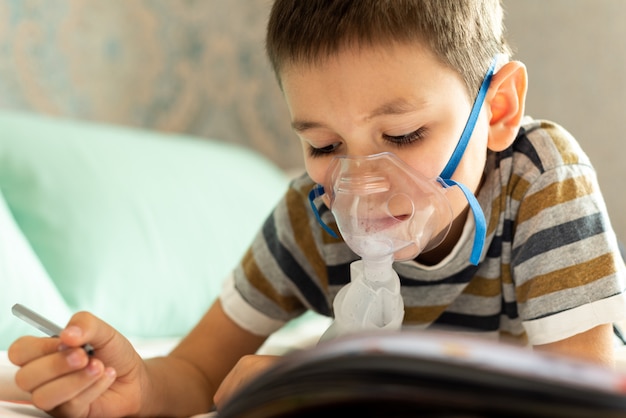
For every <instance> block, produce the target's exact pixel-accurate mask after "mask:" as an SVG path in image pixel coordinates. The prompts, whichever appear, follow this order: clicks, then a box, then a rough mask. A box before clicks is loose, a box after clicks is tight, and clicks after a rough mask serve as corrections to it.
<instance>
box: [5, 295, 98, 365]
mask: <svg viewBox="0 0 626 418" xmlns="http://www.w3.org/2000/svg"><path fill="white" fill-rule="evenodd" d="M11 312H13V315H15V316H17V317H18V318H20V319H21V320H23V321H24V322H26V323H27V324H29V325H32V326H33V327H35V328H37V329H38V330H40V331H42V332H43V333H45V334H46V335H48V336H50V337H58V336H59V334H61V331H62V330H63V328H61V327H60V326H58V325H57V324H55V323H53V322H51V321H49V320H47V319H46V318H44V317H43V316H41V315H39V314H38V313H36V312H34V311H32V310H30V309H28V308H27V307H26V306H24V305H21V304H19V303H16V304H15V305H13V307H12V308H11ZM83 350H85V352H86V353H87V354H88V355H90V356H92V355H93V353H94V348H93V346H92V345H91V344H85V345H83Z"/></svg>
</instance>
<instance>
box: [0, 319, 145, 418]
mask: <svg viewBox="0 0 626 418" xmlns="http://www.w3.org/2000/svg"><path fill="white" fill-rule="evenodd" d="M86 343H90V344H91V345H92V346H93V347H94V349H95V354H94V355H93V356H92V357H90V356H88V355H87V353H86V352H85V351H84V350H83V349H82V348H81V346H82V345H83V344H86ZM8 355H9V360H10V361H11V362H12V363H13V364H15V365H16V366H19V367H20V369H19V370H18V371H17V372H16V374H15V381H16V384H17V386H18V387H20V388H21V389H23V390H25V391H27V392H30V393H31V395H32V402H33V404H34V405H35V406H36V407H38V408H40V409H42V410H44V411H47V412H49V413H50V414H52V415H55V416H76V417H96V416H106V417H114V416H125V415H129V414H132V413H136V412H137V411H138V410H139V407H140V404H141V392H140V388H141V384H140V378H141V377H142V374H143V373H145V367H144V363H143V360H142V359H141V357H140V356H139V355H138V354H137V353H136V352H135V350H134V348H133V346H132V344H130V342H129V341H128V340H126V339H125V338H124V337H123V336H122V335H121V334H120V333H119V332H117V331H116V330H115V329H113V328H112V327H111V326H109V325H108V324H106V323H105V322H103V321H102V320H100V319H98V318H96V317H95V316H93V315H91V314H89V313H86V312H81V313H78V314H76V315H74V316H73V317H72V319H71V320H70V322H69V323H68V325H67V327H66V328H65V329H64V330H63V331H62V332H61V335H60V337H59V338H36V337H22V338H20V339H18V340H16V341H15V342H14V343H13V344H12V345H11V346H10V347H9V350H8Z"/></svg>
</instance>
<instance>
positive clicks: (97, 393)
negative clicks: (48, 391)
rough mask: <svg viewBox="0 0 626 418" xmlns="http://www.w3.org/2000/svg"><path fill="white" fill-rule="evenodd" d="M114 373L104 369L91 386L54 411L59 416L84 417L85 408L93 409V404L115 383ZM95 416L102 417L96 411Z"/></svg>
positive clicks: (111, 369) (111, 370) (110, 369)
mask: <svg viewBox="0 0 626 418" xmlns="http://www.w3.org/2000/svg"><path fill="white" fill-rule="evenodd" d="M115 379H116V373H115V370H114V369H113V368H111V367H107V368H105V369H104V373H103V374H102V376H100V377H99V378H98V379H97V380H96V381H95V382H94V383H93V384H92V385H91V386H89V387H87V388H86V389H85V390H83V391H82V392H81V393H79V394H78V395H77V396H75V397H74V398H72V399H71V400H70V401H68V402H66V403H64V404H62V405H60V406H59V407H57V408H55V409H54V412H55V413H57V414H58V415H60V416H85V415H86V414H85V413H84V411H85V410H86V409H87V408H90V409H91V408H93V403H94V402H95V401H96V400H97V399H98V398H100V397H101V396H102V395H103V394H104V393H105V392H106V391H107V389H109V388H110V387H111V385H112V384H113V383H114V382H115ZM91 411H92V412H94V413H95V415H96V416H102V414H99V413H98V412H97V411H93V410H91Z"/></svg>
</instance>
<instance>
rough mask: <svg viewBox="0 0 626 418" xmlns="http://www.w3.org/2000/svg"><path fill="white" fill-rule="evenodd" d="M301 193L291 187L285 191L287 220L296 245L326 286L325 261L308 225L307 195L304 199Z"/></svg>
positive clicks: (326, 272)
mask: <svg viewBox="0 0 626 418" xmlns="http://www.w3.org/2000/svg"><path fill="white" fill-rule="evenodd" d="M301 193H302V192H301ZM301 193H298V192H296V191H295V190H293V189H290V190H289V191H288V192H287V196H286V201H287V210H288V213H289V222H290V223H291V228H292V231H294V239H295V240H296V244H297V246H298V247H299V248H300V251H301V252H302V253H303V254H306V255H307V258H308V260H307V261H308V262H309V263H310V264H311V266H312V267H313V270H314V271H315V275H316V276H317V277H318V278H319V280H320V282H321V284H322V285H323V286H324V287H327V286H328V270H327V269H326V263H325V262H324V259H323V258H322V256H321V254H320V253H319V251H318V249H317V246H316V245H315V239H314V238H313V232H312V231H311V228H310V227H309V216H308V213H307V207H306V206H305V205H306V203H308V201H307V200H308V197H307V198H306V199H305V198H303V195H302V194H301ZM307 194H308V192H307V193H305V194H304V196H307Z"/></svg>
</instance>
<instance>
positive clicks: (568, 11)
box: [0, 0, 626, 240]
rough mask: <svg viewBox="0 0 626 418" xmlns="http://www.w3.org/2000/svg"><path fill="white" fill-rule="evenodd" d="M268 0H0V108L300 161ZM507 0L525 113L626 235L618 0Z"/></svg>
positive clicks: (294, 165) (622, 4)
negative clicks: (269, 31)
mask: <svg viewBox="0 0 626 418" xmlns="http://www.w3.org/2000/svg"><path fill="white" fill-rule="evenodd" d="M270 2H271V0H135V1H126V0H106V1H103V0H0V109H3V108H5V109H21V110H26V111H32V112H38V113H44V114H50V115H60V116H66V117H71V118H76V119H84V120H92V121H100V122H107V123H114V124H121V125H130V126H137V127H143V128H149V129H156V130H162V131H171V132H183V133H188V134H191V135H197V136H199V137H207V138H215V139H219V140H224V141H231V142H236V143H239V144H242V145H245V146H249V147H251V148H254V149H256V150H258V151H260V152H261V153H263V154H264V155H266V156H267V157H268V158H270V159H271V160H273V161H274V162H275V163H277V164H278V165H279V166H280V167H282V168H284V169H286V170H294V169H295V170H298V169H301V167H302V157H301V155H300V146H299V143H298V141H297V139H296V138H295V136H294V134H293V133H292V132H291V130H290V127H289V121H288V115H287V109H286V106H285V104H284V102H283V100H282V97H281V93H280V91H279V89H278V87H277V86H276V83H275V80H274V76H273V74H272V73H271V71H270V69H269V66H268V64H267V62H266V59H265V55H264V50H263V48H264V45H263V34H264V27H265V23H266V16H267V11H268V9H269V5H270ZM503 3H504V6H505V10H506V15H507V16H506V24H507V28H508V33H509V38H510V42H511V44H512V46H513V47H514V49H515V51H516V58H517V59H519V60H521V61H523V62H525V63H526V65H527V66H528V69H529V73H530V76H529V80H530V88H529V93H528V103H527V113H528V114H530V115H532V116H534V117H538V118H548V119H552V120H555V121H557V122H559V123H561V124H562V125H564V126H565V127H566V128H567V129H568V130H570V131H571V132H572V133H573V134H574V136H575V137H577V138H578V140H579V141H580V142H581V143H582V145H583V147H584V148H585V150H586V151H587V152H588V154H589V156H590V157H591V160H592V162H593V163H594V164H595V166H596V168H597V170H598V176H599V179H600V183H601V186H602V189H603V191H604V193H605V197H606V200H607V204H608V207H609V211H610V213H611V216H612V219H613V224H614V226H615V228H616V230H617V232H618V235H619V236H620V238H621V239H622V240H626V210H624V208H626V196H625V193H624V191H623V189H622V188H621V186H622V185H623V184H625V183H626V181H625V180H626V161H624V151H626V146H625V145H624V143H622V140H623V139H622V123H623V122H624V120H626V111H625V110H624V109H625V108H626V76H625V73H626V25H624V24H623V23H622V22H623V21H625V20H626V1H624V0H503ZM233 169H244V168H242V167H237V168H233Z"/></svg>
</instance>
